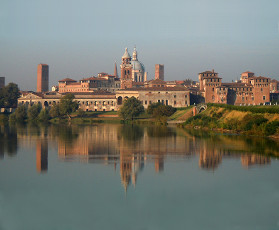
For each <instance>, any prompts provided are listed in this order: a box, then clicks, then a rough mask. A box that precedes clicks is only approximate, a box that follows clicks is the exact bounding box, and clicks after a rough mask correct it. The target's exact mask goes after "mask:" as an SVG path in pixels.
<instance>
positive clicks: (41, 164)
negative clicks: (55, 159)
mask: <svg viewBox="0 0 279 230" xmlns="http://www.w3.org/2000/svg"><path fill="white" fill-rule="evenodd" d="M36 151H37V152H36V163H37V164H36V166H37V171H38V172H46V171H47V168H48V140H47V139H46V138H45V139H38V140H37V148H36Z"/></svg>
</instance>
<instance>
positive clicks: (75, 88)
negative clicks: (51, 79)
mask: <svg viewBox="0 0 279 230" xmlns="http://www.w3.org/2000/svg"><path fill="white" fill-rule="evenodd" d="M118 89H120V79H119V78H116V77H115V76H113V75H108V74H107V73H99V74H98V77H89V78H83V79H81V80H80V81H79V82H77V81H76V80H73V79H70V78H65V79H62V80H59V81H58V91H59V93H80V92H94V91H97V90H107V91H109V92H115V91H116V90H118Z"/></svg>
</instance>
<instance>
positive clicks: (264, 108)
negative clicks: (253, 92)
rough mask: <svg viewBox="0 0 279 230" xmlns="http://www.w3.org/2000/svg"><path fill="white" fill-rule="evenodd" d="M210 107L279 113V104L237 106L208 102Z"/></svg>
mask: <svg viewBox="0 0 279 230" xmlns="http://www.w3.org/2000/svg"><path fill="white" fill-rule="evenodd" d="M207 106H209V107H212V106H214V107H219V108H224V109H228V110H237V111H241V112H251V113H272V114H274V113H279V106H272V105H265V106H261V105H259V106H254V105H253V106H236V105H227V104H213V103H208V104H207Z"/></svg>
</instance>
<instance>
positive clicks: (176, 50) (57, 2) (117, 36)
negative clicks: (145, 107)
mask: <svg viewBox="0 0 279 230" xmlns="http://www.w3.org/2000/svg"><path fill="white" fill-rule="evenodd" d="M134 45H136V47H137V50H138V58H139V60H140V61H141V62H142V63H143V64H144V65H145V67H146V70H147V71H148V78H149V79H151V78H154V65H155V64H159V63H160V64H164V65H165V79H166V80H175V79H177V80H182V79H185V78H192V79H194V80H197V74H198V73H199V72H202V71H204V70H211V69H215V71H216V72H218V73H219V74H220V77H222V78H223V79H224V81H231V80H235V79H236V78H239V76H240V74H241V72H244V71H246V70H250V71H253V72H255V73H256V75H263V76H268V77H272V78H275V79H277V80H279V0H172V1H170V0H138V1H123V0H118V1H116V0H98V1H97V0H75V1H73V0H47V1H46V0H44V1H42V0H0V76H5V77H6V83H8V82H16V83H17V84H18V85H19V86H20V88H21V89H22V90H27V89H28V90H35V89H36V71H37V65H38V64H39V63H46V64H48V65H49V66H50V75H49V76H50V86H51V85H55V84H57V81H58V80H59V79H62V78H64V77H71V78H74V79H76V80H79V79H81V78H83V77H89V76H92V75H95V76H96V75H97V73H99V72H108V73H110V74H113V69H114V61H117V64H118V72H119V73H120V71H119V69H120V67H119V64H120V62H121V56H122V55H123V53H124V49H125V47H128V49H129V52H130V54H132V51H133V47H134Z"/></svg>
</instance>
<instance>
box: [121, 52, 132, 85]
mask: <svg viewBox="0 0 279 230" xmlns="http://www.w3.org/2000/svg"><path fill="white" fill-rule="evenodd" d="M120 69H121V78H120V81H121V89H126V88H132V86H133V80H132V70H133V66H132V64H131V56H130V54H129V53H128V48H126V49H125V53H124V54H123V56H122V64H121V65H120Z"/></svg>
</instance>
